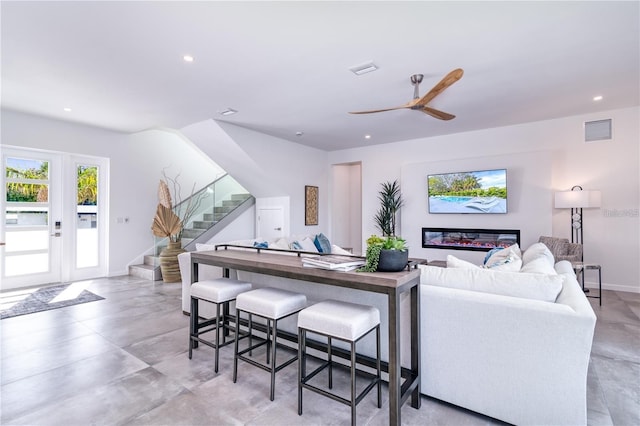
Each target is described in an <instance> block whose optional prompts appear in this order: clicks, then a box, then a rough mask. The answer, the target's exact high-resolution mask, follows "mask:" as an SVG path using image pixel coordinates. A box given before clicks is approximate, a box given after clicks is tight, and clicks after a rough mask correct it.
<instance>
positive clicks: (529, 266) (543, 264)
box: [520, 256, 558, 275]
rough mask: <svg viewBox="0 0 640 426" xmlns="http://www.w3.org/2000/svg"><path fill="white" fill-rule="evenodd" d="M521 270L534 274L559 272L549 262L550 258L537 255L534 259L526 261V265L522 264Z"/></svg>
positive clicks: (554, 273)
mask: <svg viewBox="0 0 640 426" xmlns="http://www.w3.org/2000/svg"><path fill="white" fill-rule="evenodd" d="M520 272H529V273H532V274H547V275H556V274H557V273H558V272H557V271H556V269H555V268H554V267H553V266H552V265H550V264H549V259H546V258H545V257H542V256H541V257H537V258H535V259H533V260H530V261H529V262H527V263H526V265H524V266H522V269H520Z"/></svg>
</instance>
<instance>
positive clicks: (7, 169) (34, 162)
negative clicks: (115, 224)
mask: <svg viewBox="0 0 640 426" xmlns="http://www.w3.org/2000/svg"><path fill="white" fill-rule="evenodd" d="M2 165H3V168H4V170H3V173H2V184H1V186H2V188H1V191H2V194H1V195H0V197H1V198H0V199H1V200H2V208H1V209H0V210H1V215H2V217H1V218H0V241H2V242H3V243H5V245H3V246H1V247H0V251H1V259H0V277H1V278H2V289H3V290H6V289H11V288H19V287H27V286H32V285H38V284H45V283H53V282H59V281H60V279H61V260H62V235H63V232H64V228H63V221H62V170H61V165H62V159H61V156H60V155H58V154H54V153H45V152H38V151H23V150H19V149H11V148H5V147H3V149H2Z"/></svg>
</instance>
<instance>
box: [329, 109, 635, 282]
mask: <svg viewBox="0 0 640 426" xmlns="http://www.w3.org/2000/svg"><path fill="white" fill-rule="evenodd" d="M639 116H640V109H639V108H638V107H633V108H625V109H619V110H612V111H606V112H602V113H597V114H588V115H581V116H573V117H566V118H562V119H556V120H549V121H542V122H536V123H527V124H520V125H515V126H508V127H501V128H495V129H486V130H479V131H474V132H467V133H458V134H453V135H446V136H437V137H432V138H423V139H415V140H410V141H403V142H397V143H392V144H385V145H375V146H371V147H368V148H357V149H347V150H341V151H334V152H330V153H329V165H334V164H341V163H348V162H358V161H360V162H362V194H363V195H362V196H363V199H362V211H363V213H362V217H363V224H362V235H370V234H372V233H376V229H375V226H374V222H373V215H374V213H375V211H376V210H377V208H378V200H377V192H378V191H379V189H380V183H381V182H384V181H393V180H394V179H400V184H401V187H402V189H403V195H404V197H405V198H407V199H408V200H410V201H409V202H410V203H412V204H413V203H417V204H418V205H419V204H420V203H422V206H423V207H422V208H415V209H414V208H413V205H412V204H411V205H409V206H407V210H408V211H407V212H404V211H403V212H402V215H401V223H400V232H399V233H400V234H401V235H403V236H405V237H407V238H410V242H411V247H412V250H411V254H413V253H414V252H413V248H414V247H415V246H417V247H420V245H418V243H417V240H414V238H417V236H419V234H420V229H421V228H422V226H424V225H429V224H434V223H438V224H439V225H443V226H444V225H445V223H444V222H446V220H445V219H442V218H436V217H433V216H435V215H425V214H424V211H425V209H426V191H424V189H423V187H422V186H421V185H424V177H420V178H419V181H416V180H414V179H418V176H417V175H418V168H420V167H422V166H424V167H425V173H426V172H427V170H426V168H427V165H428V166H429V167H430V168H433V169H434V171H436V169H437V168H438V167H439V163H442V166H443V168H448V167H449V166H450V167H451V169H452V170H451V171H459V170H462V169H466V168H468V167H471V168H473V169H475V166H476V165H477V166H478V167H480V168H484V167H485V165H488V164H493V157H500V156H502V157H504V159H505V163H507V164H505V165H504V167H507V168H510V167H516V166H517V167H518V168H519V170H520V171H519V172H518V173H521V175H520V176H521V178H522V181H521V182H520V183H519V184H521V185H522V188H521V191H520V193H519V194H518V191H516V195H515V196H519V197H520V199H519V200H518V203H520V204H519V205H517V206H518V210H517V211H515V212H514V211H513V210H512V211H511V213H509V214H507V215H505V216H504V219H503V220H504V221H505V223H509V224H510V225H513V227H514V228H517V229H521V230H522V232H523V235H524V236H525V238H526V240H525V244H524V245H525V246H526V243H527V242H530V241H532V240H533V239H534V238H535V234H537V233H538V232H542V230H545V229H550V231H551V233H552V234H553V235H554V236H558V237H570V229H569V217H568V215H569V213H568V211H566V210H556V209H554V208H553V207H552V206H553V200H552V194H553V192H554V191H559V190H567V189H570V188H571V187H572V186H573V185H581V186H582V187H583V188H584V189H599V190H601V191H602V208H601V209H596V210H585V212H584V213H585V233H584V244H585V248H584V250H585V261H586V262H597V263H600V264H601V265H602V268H603V269H602V273H603V285H604V286H605V288H610V289H619V290H625V291H634V292H640V266H639V265H640V248H639V246H640V226H639V217H638V210H639V208H640V171H639V165H640V151H639V143H638V141H639V139H640V128H639V127H640V120H639V119H638V117H639ZM606 118H611V119H613V134H614V137H613V140H609V141H600V142H590V143H585V142H583V141H584V133H583V132H584V129H583V125H584V122H585V121H591V120H599V119H606ZM544 152H548V153H550V154H549V155H551V160H550V164H549V162H548V161H547V162H543V163H542V164H541V163H540V162H539V158H540V157H538V156H539V155H542V156H543V157H544V156H546V155H548V154H544ZM528 153H532V154H528ZM529 155H531V156H532V157H531V161H526V159H527V158H528V156H529ZM458 164H460V165H461V166H462V167H457V165H458ZM445 166H446V167H445ZM543 175H544V176H543ZM517 176H518V174H516V176H515V177H516V178H517ZM510 178H511V175H510ZM405 179H407V180H409V181H405ZM530 179H533V180H534V181H531V180H530ZM516 183H517V181H516ZM509 185H510V187H511V182H510V183H509ZM538 185H540V188H537V186H538ZM543 185H546V187H544V186H543ZM536 188H537V189H536ZM525 189H526V190H527V191H530V190H534V189H535V190H536V191H538V190H540V191H543V192H546V193H547V194H548V199H547V200H546V202H542V201H541V202H540V204H539V205H536V206H531V205H530V204H529V203H528V201H526V200H525V199H524V198H523V197H528V196H530V195H529V194H526V193H525V191H524V190H525ZM537 194H538V195H536V197H540V196H541V193H539V192H537ZM510 195H511V194H510ZM510 206H511V203H510ZM419 210H421V213H417V212H418V211H419ZM514 218H515V219H514ZM494 220H496V219H492V218H491V216H490V215H487V216H483V217H482V218H478V217H470V216H469V215H465V216H462V217H457V218H456V217H455V216H453V215H452V216H451V223H454V222H455V225H456V226H460V227H462V226H463V225H466V224H469V225H470V226H469V227H472V226H471V225H473V226H480V225H481V224H483V223H487V224H488V223H491V221H494ZM549 223H550V224H551V226H550V228H549V225H548V224H549ZM487 227H490V226H487ZM525 248H526V247H525ZM420 250H422V249H420ZM420 253H422V251H420ZM458 253H460V252H458ZM434 256H435V255H434ZM437 257H439V258H440V256H437ZM592 280H593V277H587V281H592Z"/></svg>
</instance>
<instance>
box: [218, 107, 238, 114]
mask: <svg viewBox="0 0 640 426" xmlns="http://www.w3.org/2000/svg"><path fill="white" fill-rule="evenodd" d="M236 112H238V111H236V110H235V109H231V108H227V109H225V110H224V111H220V115H224V116H227V115H233V114H235V113H236Z"/></svg>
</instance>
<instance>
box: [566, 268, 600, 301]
mask: <svg viewBox="0 0 640 426" xmlns="http://www.w3.org/2000/svg"><path fill="white" fill-rule="evenodd" d="M572 266H573V270H574V271H576V274H577V275H578V274H579V275H581V277H580V278H581V283H582V291H584V292H585V293H588V292H589V289H585V288H584V275H585V273H586V271H588V270H589V269H592V270H597V271H598V295H597V296H589V295H587V297H591V298H594V299H598V304H599V305H600V306H602V266H601V265H598V264H596V263H582V262H576V263H573V264H572Z"/></svg>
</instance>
